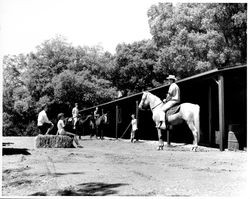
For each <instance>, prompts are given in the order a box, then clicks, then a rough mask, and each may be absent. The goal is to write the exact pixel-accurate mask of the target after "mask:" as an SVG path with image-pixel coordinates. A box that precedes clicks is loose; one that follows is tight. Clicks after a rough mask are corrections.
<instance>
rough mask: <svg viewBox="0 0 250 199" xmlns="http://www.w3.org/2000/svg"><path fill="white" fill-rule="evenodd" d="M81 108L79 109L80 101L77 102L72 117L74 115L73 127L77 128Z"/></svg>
mask: <svg viewBox="0 0 250 199" xmlns="http://www.w3.org/2000/svg"><path fill="white" fill-rule="evenodd" d="M78 115H79V110H78V103H75V107H74V108H73V109H72V117H73V123H74V125H73V128H74V129H75V128H76V122H77V120H78Z"/></svg>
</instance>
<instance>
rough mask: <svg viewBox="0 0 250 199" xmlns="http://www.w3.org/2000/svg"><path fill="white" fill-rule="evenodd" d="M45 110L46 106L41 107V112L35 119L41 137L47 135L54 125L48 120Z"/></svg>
mask: <svg viewBox="0 0 250 199" xmlns="http://www.w3.org/2000/svg"><path fill="white" fill-rule="evenodd" d="M47 110H48V107H47V105H43V107H42V111H41V112H40V113H39V114H38V118H37V126H38V128H39V130H40V132H41V134H43V135H45V134H46V135H47V134H48V133H49V132H50V131H51V130H52V129H53V127H54V124H53V123H52V122H51V121H50V120H49V119H48V116H47V113H46V111H47Z"/></svg>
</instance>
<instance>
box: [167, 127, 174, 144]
mask: <svg viewBox="0 0 250 199" xmlns="http://www.w3.org/2000/svg"><path fill="white" fill-rule="evenodd" d="M171 130H173V126H172V125H168V127H167V143H168V146H171V143H170V131H171Z"/></svg>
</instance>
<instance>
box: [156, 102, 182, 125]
mask: <svg viewBox="0 0 250 199" xmlns="http://www.w3.org/2000/svg"><path fill="white" fill-rule="evenodd" d="M177 103H178V101H175V100H170V101H168V102H166V103H165V104H164V105H163V106H162V111H161V112H160V121H162V122H163V121H165V114H166V111H167V110H168V109H170V108H171V107H173V106H174V105H175V104H177Z"/></svg>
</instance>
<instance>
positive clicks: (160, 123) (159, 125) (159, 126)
mask: <svg viewBox="0 0 250 199" xmlns="http://www.w3.org/2000/svg"><path fill="white" fill-rule="evenodd" d="M162 123H163V122H162V121H160V122H159V124H158V126H156V128H157V129H159V128H161V125H162Z"/></svg>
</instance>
